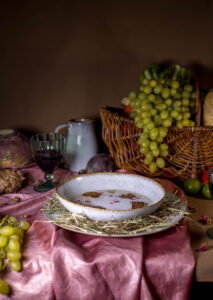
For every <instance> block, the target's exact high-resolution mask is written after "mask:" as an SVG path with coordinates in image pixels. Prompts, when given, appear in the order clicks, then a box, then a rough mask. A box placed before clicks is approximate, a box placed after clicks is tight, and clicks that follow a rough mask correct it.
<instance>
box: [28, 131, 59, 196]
mask: <svg viewBox="0 0 213 300" xmlns="http://www.w3.org/2000/svg"><path fill="white" fill-rule="evenodd" d="M30 145H31V149H32V153H33V156H34V159H35V161H36V162H37V164H38V166H39V167H40V169H41V170H42V171H43V172H44V173H45V176H44V178H45V180H46V181H45V182H44V183H41V184H38V185H36V186H34V190H35V191H37V192H40V193H43V192H46V191H49V190H50V189H53V188H54V187H56V183H55V182H53V179H54V175H53V172H54V170H55V168H56V167H57V166H58V165H59V163H60V162H61V158H62V155H63V152H64V149H65V137H64V136H63V135H62V134H59V133H54V132H48V133H38V134H35V135H34V136H32V137H31V140H30Z"/></svg>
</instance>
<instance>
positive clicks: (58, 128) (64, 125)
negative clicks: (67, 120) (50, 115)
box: [55, 124, 69, 133]
mask: <svg viewBox="0 0 213 300" xmlns="http://www.w3.org/2000/svg"><path fill="white" fill-rule="evenodd" d="M68 126H69V124H61V125H58V126H57V127H56V129H55V133H58V131H59V130H60V129H62V128H65V127H68Z"/></svg>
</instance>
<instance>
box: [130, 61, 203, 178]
mask: <svg viewBox="0 0 213 300" xmlns="http://www.w3.org/2000/svg"><path fill="white" fill-rule="evenodd" d="M196 97H197V95H196V89H195V83H194V81H193V76H192V72H191V71H190V70H187V69H186V68H183V67H181V66H179V65H175V66H173V67H171V68H163V67H161V66H160V65H158V64H152V65H150V66H149V67H148V68H147V69H146V70H145V71H144V72H143V74H142V75H141V76H140V87H139V91H138V92H130V93H129V95H128V98H127V99H129V104H130V106H131V108H132V110H131V113H130V115H129V117H130V118H132V119H134V120H135V123H136V126H137V127H138V128H141V129H143V131H142V134H141V135H140V137H139V139H138V144H139V145H140V152H141V153H142V154H143V155H144V164H145V165H146V166H147V167H148V168H149V170H150V172H151V173H155V172H156V171H157V170H158V168H160V169H162V168H164V167H165V165H166V162H165V158H166V157H167V156H168V155H169V152H168V151H169V150H168V145H167V144H166V143H165V137H166V136H167V133H168V129H169V127H171V126H177V127H178V128H183V127H189V126H195V122H194V119H195V113H196V111H195V107H196Z"/></svg>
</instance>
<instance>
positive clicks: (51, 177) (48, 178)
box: [44, 173, 54, 182]
mask: <svg viewBox="0 0 213 300" xmlns="http://www.w3.org/2000/svg"><path fill="white" fill-rule="evenodd" d="M44 178H45V180H46V181H51V182H52V181H53V179H54V175H53V174H52V173H45V175H44Z"/></svg>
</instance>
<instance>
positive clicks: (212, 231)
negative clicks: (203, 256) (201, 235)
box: [206, 227, 213, 240]
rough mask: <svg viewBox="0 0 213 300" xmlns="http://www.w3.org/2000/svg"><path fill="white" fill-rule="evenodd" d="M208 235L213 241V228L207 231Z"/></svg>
mask: <svg viewBox="0 0 213 300" xmlns="http://www.w3.org/2000/svg"><path fill="white" fill-rule="evenodd" d="M206 234H207V236H208V237H209V238H210V239H212V240H213V227H211V228H209V229H207V231H206Z"/></svg>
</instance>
